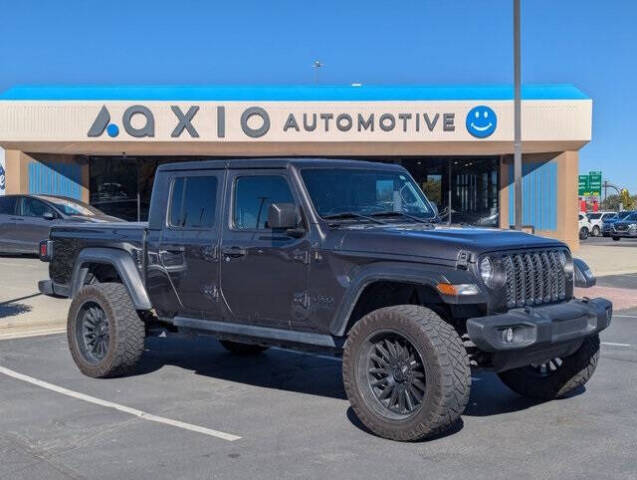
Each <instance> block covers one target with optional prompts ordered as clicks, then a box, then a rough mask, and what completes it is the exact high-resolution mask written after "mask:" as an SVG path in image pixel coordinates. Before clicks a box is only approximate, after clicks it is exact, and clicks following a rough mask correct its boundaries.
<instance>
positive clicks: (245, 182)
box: [233, 175, 294, 230]
mask: <svg viewBox="0 0 637 480" xmlns="http://www.w3.org/2000/svg"><path fill="white" fill-rule="evenodd" d="M273 203H294V198H293V197H292V192H291V191H290V187H289V185H288V182H287V181H286V180H285V178H284V177H281V176H279V175H260V176H254V177H239V178H238V179H237V182H236V186H235V193H234V212H233V220H234V226H235V227H236V228H238V229H241V230H246V229H264V228H266V227H265V222H266V220H267V219H268V209H269V208H270V205H271V204H273Z"/></svg>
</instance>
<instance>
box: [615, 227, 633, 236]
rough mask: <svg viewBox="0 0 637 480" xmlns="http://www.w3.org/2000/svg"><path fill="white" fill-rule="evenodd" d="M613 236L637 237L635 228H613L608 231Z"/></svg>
mask: <svg viewBox="0 0 637 480" xmlns="http://www.w3.org/2000/svg"><path fill="white" fill-rule="evenodd" d="M610 234H611V236H613V237H628V238H637V229H634V228H629V229H627V230H615V229H614V228H613V230H612V231H611V232H610Z"/></svg>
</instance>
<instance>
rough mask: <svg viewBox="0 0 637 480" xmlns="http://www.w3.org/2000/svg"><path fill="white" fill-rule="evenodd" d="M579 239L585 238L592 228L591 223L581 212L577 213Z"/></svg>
mask: <svg viewBox="0 0 637 480" xmlns="http://www.w3.org/2000/svg"><path fill="white" fill-rule="evenodd" d="M578 222H579V239H580V240H586V239H587V238H588V236H589V235H590V233H591V231H592V230H593V225H591V222H589V221H588V218H587V217H586V215H584V214H583V213H580V214H579V217H578Z"/></svg>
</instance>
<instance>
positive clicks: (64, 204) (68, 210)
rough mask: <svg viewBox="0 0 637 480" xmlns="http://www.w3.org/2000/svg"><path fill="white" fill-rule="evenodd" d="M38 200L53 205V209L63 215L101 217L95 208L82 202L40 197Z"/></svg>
mask: <svg viewBox="0 0 637 480" xmlns="http://www.w3.org/2000/svg"><path fill="white" fill-rule="evenodd" d="M39 198H42V199H43V200H46V201H47V202H49V203H51V204H53V206H55V208H57V209H58V210H60V211H61V212H62V213H63V214H64V215H70V216H76V215H77V216H82V217H92V216H94V215H100V214H101V215H103V214H102V212H100V211H99V210H98V209H97V208H95V207H91V206H90V205H87V204H86V203H84V202H79V201H77V200H70V199H67V198H59V197H48V196H44V195H41V196H40V197H39Z"/></svg>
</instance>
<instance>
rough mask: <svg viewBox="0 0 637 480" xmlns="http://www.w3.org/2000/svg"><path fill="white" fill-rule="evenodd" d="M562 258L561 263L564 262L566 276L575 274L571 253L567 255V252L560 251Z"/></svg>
mask: <svg viewBox="0 0 637 480" xmlns="http://www.w3.org/2000/svg"><path fill="white" fill-rule="evenodd" d="M558 256H559V258H560V263H561V264H562V268H563V269H564V274H565V275H566V276H572V275H573V259H572V258H571V257H570V255H567V254H566V253H565V252H560V253H559V254H558Z"/></svg>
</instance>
